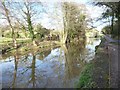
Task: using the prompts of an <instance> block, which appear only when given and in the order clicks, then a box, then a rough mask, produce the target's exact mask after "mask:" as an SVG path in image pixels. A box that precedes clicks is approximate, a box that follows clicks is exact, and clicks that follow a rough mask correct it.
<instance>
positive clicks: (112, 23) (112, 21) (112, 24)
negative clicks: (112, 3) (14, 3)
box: [111, 11, 114, 35]
mask: <svg viewBox="0 0 120 90" xmlns="http://www.w3.org/2000/svg"><path fill="white" fill-rule="evenodd" d="M113 26H114V12H113V11H112V20H111V35H112V34H113Z"/></svg>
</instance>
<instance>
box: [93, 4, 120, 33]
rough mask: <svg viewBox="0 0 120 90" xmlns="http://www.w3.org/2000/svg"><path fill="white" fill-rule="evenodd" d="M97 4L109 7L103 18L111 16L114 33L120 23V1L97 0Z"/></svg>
mask: <svg viewBox="0 0 120 90" xmlns="http://www.w3.org/2000/svg"><path fill="white" fill-rule="evenodd" d="M95 5H98V6H105V7H107V9H106V12H104V13H103V14H102V18H101V19H105V18H110V20H111V21H110V22H111V34H114V31H115V30H116V29H118V28H116V27H117V26H118V25H120V12H119V7H120V2H97V3H95ZM116 31H117V30H116ZM116 31H115V32H116ZM118 33H119V32H118Z"/></svg>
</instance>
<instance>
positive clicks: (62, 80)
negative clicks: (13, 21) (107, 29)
mask: <svg viewBox="0 0 120 90" xmlns="http://www.w3.org/2000/svg"><path fill="white" fill-rule="evenodd" d="M100 42H101V40H100V39H99V38H98V39H94V38H91V39H88V40H87V41H85V42H84V43H82V42H81V43H78V44H71V45H67V46H65V45H63V46H61V47H57V48H54V49H53V48H50V49H49V50H45V51H31V52H29V53H26V54H24V55H19V54H15V55H1V58H0V68H2V71H1V72H2V78H1V79H0V80H1V81H2V82H1V83H2V87H3V88H74V87H75V84H76V83H77V82H78V80H79V77H80V73H81V71H82V69H83V68H84V65H85V64H86V63H90V62H91V61H92V60H93V59H94V57H95V47H96V46H97V45H99V44H100Z"/></svg>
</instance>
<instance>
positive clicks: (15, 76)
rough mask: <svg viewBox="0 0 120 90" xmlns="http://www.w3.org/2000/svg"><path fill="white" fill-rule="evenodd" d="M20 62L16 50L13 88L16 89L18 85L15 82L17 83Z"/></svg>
mask: <svg viewBox="0 0 120 90" xmlns="http://www.w3.org/2000/svg"><path fill="white" fill-rule="evenodd" d="M18 60H19V56H18V51H17V50H16V54H15V55H14V64H15V68H14V75H13V83H12V88H15V84H16V83H15V81H16V78H17V68H18Z"/></svg>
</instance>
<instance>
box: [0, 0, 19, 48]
mask: <svg viewBox="0 0 120 90" xmlns="http://www.w3.org/2000/svg"><path fill="white" fill-rule="evenodd" d="M1 9H2V11H3V12H1V13H2V15H3V16H4V17H5V18H4V19H6V20H7V22H8V24H9V26H10V28H11V31H12V38H13V44H14V47H17V42H16V37H15V32H14V27H13V25H12V21H11V12H10V8H8V7H7V3H6V2H5V1H2V2H1Z"/></svg>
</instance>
